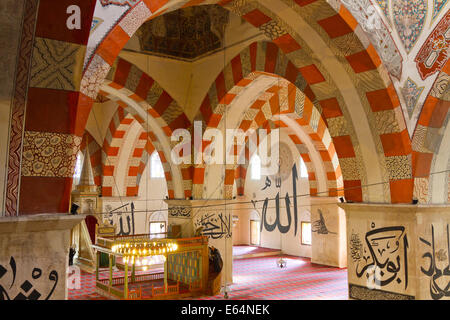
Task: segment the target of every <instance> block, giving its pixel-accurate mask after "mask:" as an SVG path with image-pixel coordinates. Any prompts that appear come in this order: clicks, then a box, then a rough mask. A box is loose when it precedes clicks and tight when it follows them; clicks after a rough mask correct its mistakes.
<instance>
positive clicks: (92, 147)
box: [80, 131, 103, 187]
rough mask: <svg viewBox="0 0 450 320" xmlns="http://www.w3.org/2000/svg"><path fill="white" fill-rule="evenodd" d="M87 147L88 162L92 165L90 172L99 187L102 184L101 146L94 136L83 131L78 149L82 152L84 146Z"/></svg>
mask: <svg viewBox="0 0 450 320" xmlns="http://www.w3.org/2000/svg"><path fill="white" fill-rule="evenodd" d="M86 147H87V148H88V150H89V155H90V164H91V167H92V173H93V175H94V183H95V185H96V186H98V187H100V186H101V185H102V176H103V174H102V170H103V167H102V148H101V147H100V145H99V144H98V143H97V141H96V140H95V138H94V137H93V136H92V135H91V134H90V133H89V132H88V131H85V133H84V135H83V140H81V145H80V151H81V152H84V150H85V148H86Z"/></svg>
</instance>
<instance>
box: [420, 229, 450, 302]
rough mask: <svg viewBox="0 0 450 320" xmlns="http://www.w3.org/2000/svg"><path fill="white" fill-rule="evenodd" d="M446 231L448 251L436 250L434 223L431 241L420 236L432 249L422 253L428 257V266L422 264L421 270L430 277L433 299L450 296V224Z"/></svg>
mask: <svg viewBox="0 0 450 320" xmlns="http://www.w3.org/2000/svg"><path fill="white" fill-rule="evenodd" d="M446 231H447V232H446V236H447V241H446V242H447V248H446V249H447V252H445V249H443V248H440V250H439V251H436V250H437V249H436V247H435V239H434V226H433V225H431V242H430V241H428V240H425V239H424V238H419V240H420V241H421V242H423V243H424V244H425V245H426V246H428V247H429V250H430V251H429V252H425V253H424V254H423V255H422V258H425V259H428V268H424V267H423V266H422V267H420V270H421V271H422V273H423V274H425V275H427V276H428V277H430V296H431V298H432V299H433V300H440V299H442V298H443V297H450V254H449V253H450V237H449V227H448V224H447V229H446Z"/></svg>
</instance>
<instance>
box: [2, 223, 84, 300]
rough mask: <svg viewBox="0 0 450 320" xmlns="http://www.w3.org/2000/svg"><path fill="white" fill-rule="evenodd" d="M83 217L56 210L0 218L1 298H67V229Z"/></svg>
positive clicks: (68, 230) (68, 237) (68, 242)
mask: <svg viewBox="0 0 450 320" xmlns="http://www.w3.org/2000/svg"><path fill="white" fill-rule="evenodd" d="M82 219H84V215H56V214H50V215H47V214H39V215H32V216H18V217H5V218H0V286H1V287H2V288H3V289H4V290H5V291H4V292H3V293H2V292H1V291H0V294H3V298H5V299H11V300H12V299H27V298H28V299H39V300H45V299H49V300H63V299H67V268H68V265H69V244H70V230H71V229H72V228H73V227H74V226H75V225H76V224H78V223H79V222H80V221H81V220H82ZM5 295H7V296H5Z"/></svg>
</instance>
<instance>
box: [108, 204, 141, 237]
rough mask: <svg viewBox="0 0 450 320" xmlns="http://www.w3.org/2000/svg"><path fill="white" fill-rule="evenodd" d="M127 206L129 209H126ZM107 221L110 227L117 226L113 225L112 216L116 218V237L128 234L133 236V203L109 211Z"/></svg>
mask: <svg viewBox="0 0 450 320" xmlns="http://www.w3.org/2000/svg"><path fill="white" fill-rule="evenodd" d="M128 206H130V209H128ZM107 215H108V217H107V219H108V220H109V223H110V224H111V225H113V226H114V225H117V224H115V223H114V215H116V216H117V217H118V218H117V220H118V224H119V232H118V233H117V235H118V236H128V235H130V234H132V235H133V234H135V224H134V203H133V202H131V203H127V204H124V205H122V206H120V207H117V208H115V209H113V210H110V211H109V212H108V213H107ZM124 218H125V219H126V226H127V228H126V230H125V228H124V223H123V219H124Z"/></svg>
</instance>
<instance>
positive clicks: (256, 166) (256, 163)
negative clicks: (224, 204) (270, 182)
mask: <svg viewBox="0 0 450 320" xmlns="http://www.w3.org/2000/svg"><path fill="white" fill-rule="evenodd" d="M250 164H251V166H252V170H251V177H252V180H260V179H261V158H260V157H259V156H258V155H257V154H255V155H253V157H252V159H251V160H250Z"/></svg>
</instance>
